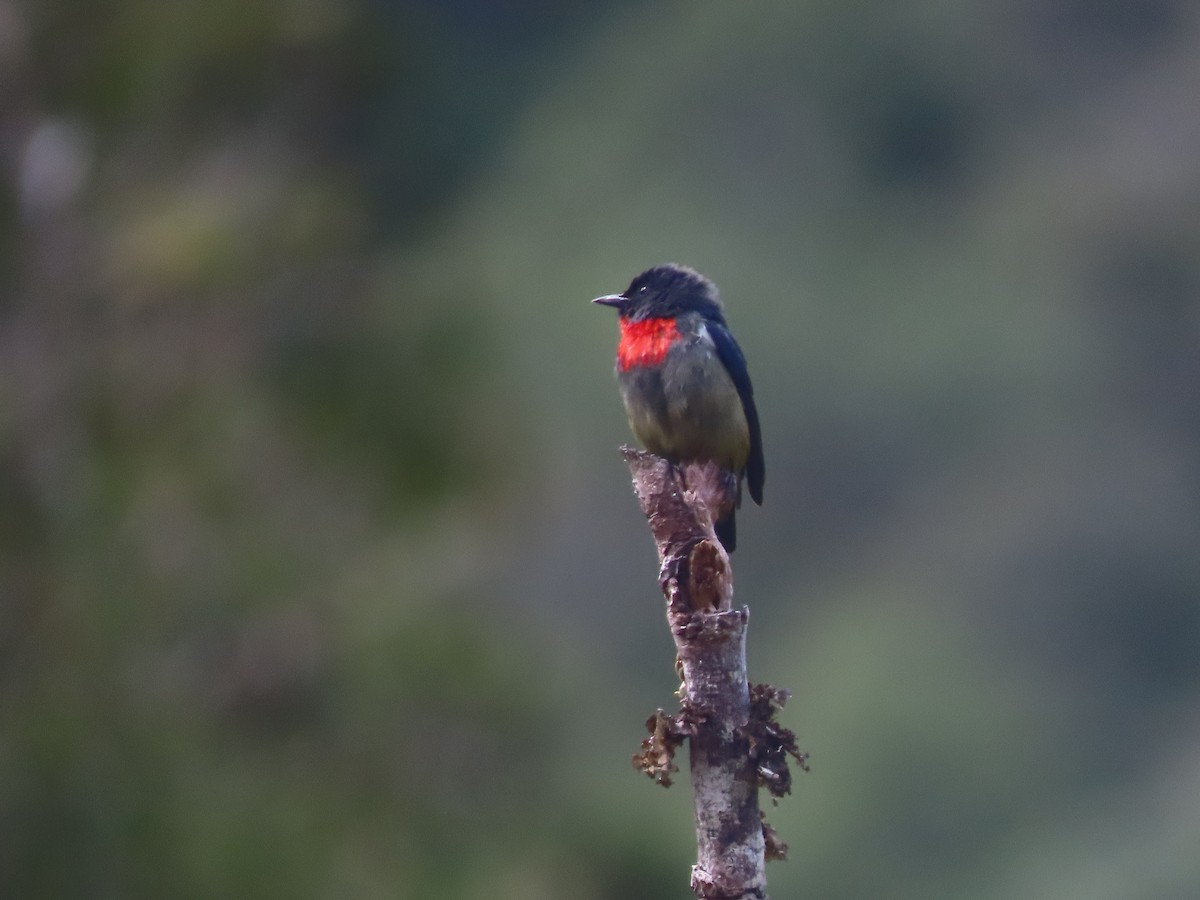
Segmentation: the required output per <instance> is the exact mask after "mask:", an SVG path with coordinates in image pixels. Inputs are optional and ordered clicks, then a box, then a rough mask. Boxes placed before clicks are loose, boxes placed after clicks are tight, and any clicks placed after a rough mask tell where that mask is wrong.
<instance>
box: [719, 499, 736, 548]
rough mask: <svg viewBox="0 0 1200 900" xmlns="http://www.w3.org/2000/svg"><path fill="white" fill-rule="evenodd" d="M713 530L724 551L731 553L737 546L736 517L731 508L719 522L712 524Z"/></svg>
mask: <svg viewBox="0 0 1200 900" xmlns="http://www.w3.org/2000/svg"><path fill="white" fill-rule="evenodd" d="M713 531H715V532H716V533H717V540H719V541H720V542H721V546H722V547H724V548H725V552H726V553H732V552H733V551H734V550H735V549H736V548H737V519H736V518H735V517H734V513H733V510H730V511H729V515H727V516H726V517H725V518H724V519H722V520H721V521H720V522H716V523H714V524H713Z"/></svg>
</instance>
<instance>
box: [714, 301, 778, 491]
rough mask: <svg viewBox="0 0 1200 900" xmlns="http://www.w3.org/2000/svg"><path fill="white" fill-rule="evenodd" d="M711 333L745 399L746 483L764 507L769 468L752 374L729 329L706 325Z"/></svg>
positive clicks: (720, 355) (718, 325)
mask: <svg viewBox="0 0 1200 900" xmlns="http://www.w3.org/2000/svg"><path fill="white" fill-rule="evenodd" d="M706 325H707V327H708V333H709V334H710V335H711V336H712V339H713V343H714V344H715V345H716V348H717V356H718V357H720V359H721V362H722V363H724V364H725V368H726V369H727V370H728V371H729V375H730V377H731V378H733V383H734V386H735V387H737V392H738V396H739V397H741V398H742V410H743V411H744V412H745V413H746V424H747V425H748V426H749V427H750V455H749V456H748V457H747V458H746V483H747V485H748V486H749V488H750V496H751V497H752V498H753V499H754V502H755V503H757V504H758V505H759V506H762V491H763V480H764V479H765V477H766V466H765V464H764V463H763V448H762V431H761V430H760V428H759V425H758V408H757V407H756V406H755V405H754V386H753V385H751V384H750V372H749V370H748V369H747V368H746V357H744V356H743V355H742V348H741V347H739V346H738V343H737V341H735V340H734V339H733V335H732V334H730V333H729V329H728V328H726V327H725V325H724V324H722V323H719V322H707V323H706Z"/></svg>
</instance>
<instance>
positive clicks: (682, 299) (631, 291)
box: [592, 263, 724, 322]
mask: <svg viewBox="0 0 1200 900" xmlns="http://www.w3.org/2000/svg"><path fill="white" fill-rule="evenodd" d="M592 302H593V303H599V304H600V305H602V306H611V307H613V308H614V309H616V311H617V312H618V313H620V315H621V318H622V319H625V320H628V321H630V322H640V321H642V320H644V319H670V318H674V317H676V316H680V315H683V314H685V313H690V312H695V313H699V314H700V315H702V316H703V317H704V318H706V319H714V320H716V321H718V322H722V321H724V317H723V315H722V312H721V303H720V301H719V300H718V299H717V287H716V285H714V284H713V283H712V282H711V281H709V280H708V279H707V278H705V277H704V276H703V275H701V274H700V273H699V272H696V271H694V270H693V269H689V268H687V267H686V266H679V265H676V264H675V263H667V264H666V265H662V266H655V267H654V268H652V269H647V270H646V271H645V272H642V273H641V274H640V275H638V276H637V277H636V278H634V279H633V281H631V282H630V283H629V287H627V288H625V290H624V291H622V292H621V293H619V294H608V295H606V296H604V297H597V298H596V299H595V300H593V301H592Z"/></svg>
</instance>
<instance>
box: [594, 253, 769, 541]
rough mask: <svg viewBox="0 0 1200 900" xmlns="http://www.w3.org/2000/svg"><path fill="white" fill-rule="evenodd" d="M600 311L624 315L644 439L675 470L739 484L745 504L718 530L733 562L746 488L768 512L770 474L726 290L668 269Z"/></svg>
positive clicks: (634, 423) (631, 410) (622, 371)
mask: <svg viewBox="0 0 1200 900" xmlns="http://www.w3.org/2000/svg"><path fill="white" fill-rule="evenodd" d="M592 302H593V303H598V304H600V305H601V306H610V307H612V308H613V309H615V310H616V311H617V315H618V324H619V329H620V340H619V342H618V344H617V363H616V374H617V383H618V385H619V386H620V390H621V399H622V400H623V401H624V404H625V412H626V414H627V415H628V417H629V426H630V429H631V430H632V431H633V433H634V436H635V437H636V438H637V439H638V440H639V441H640V442H641V443H642V445H643V446H644V447H645V448H646V449H647V450H648V451H650V452H651V453H654V454H657V455H658V456H662V457H665V458H666V459H668V460H670V461H671V462H673V463H675V464H681V463H686V462H708V461H712V462H715V463H716V464H717V465H718V466H719V467H720V468H721V469H723V470H725V471H727V472H731V473H733V475H734V476H735V477H736V479H737V492H736V497H737V500H736V503H735V504H732V505H731V507H730V509H729V511H728V513H726V514H725V515H724V516H722V517H721V519H720V521H717V522H715V523H714V530H715V532H716V535H717V538H718V539H719V540H720V542H721V545H722V546H723V547H724V548H725V550H726V551H727V552H733V550H734V548H735V547H736V546H737V522H736V519H735V514H736V513H735V510H736V507H737V506H740V505H741V497H742V481H743V478H744V480H745V482H746V485H747V487H748V488H749V490H750V496H751V498H752V499H753V500H754V502H755V503H757V504H758V505H759V506H761V505H762V496H763V480H764V478H765V475H766V470H765V467H764V463H763V446H762V431H761V429H760V427H759V422H758V408H757V407H756V406H755V405H754V387H753V385H751V383H750V372H749V370H748V369H747V367H746V358H745V356H744V355H743V354H742V349H741V347H739V346H738V342H737V341H736V340H735V339H734V337H733V334H732V333H731V332H730V330H729V326H728V325H727V324H726V322H725V313H724V309H723V307H722V305H721V301H720V299H719V297H718V293H717V287H716V285H715V284H713V283H712V282H711V281H709V280H708V279H707V278H705V277H704V276H703V275H701V274H700V273H699V272H697V271H695V270H694V269H690V268H688V267H687V266H681V265H677V264H675V263H667V264H665V265H659V266H654V267H652V268H649V269H647V270H646V271H644V272H642V273H641V274H639V275H638V276H636V277H635V278H634V279H633V281H631V282H630V283H629V287H627V288H626V289H625V290H624V291H622V292H621V293H619V294H607V295H605V296H603V297H597V298H595V299H594V300H593V301H592Z"/></svg>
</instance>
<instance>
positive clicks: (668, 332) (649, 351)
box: [617, 319, 679, 372]
mask: <svg viewBox="0 0 1200 900" xmlns="http://www.w3.org/2000/svg"><path fill="white" fill-rule="evenodd" d="M620 322H621V342H620V343H619V344H617V367H618V368H619V369H620V370H621V371H622V372H624V371H625V370H626V369H632V368H633V367H634V366H657V365H658V364H659V363H661V362H662V361H663V360H664V359H665V358H666V356H667V351H668V350H670V349H671V345H672V344H673V343H675V340H676V338H678V337H679V329H678V328H676V327H675V320H674V319H642V320H641V321H640V322H628V321H626V320H625V319H621V320H620Z"/></svg>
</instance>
